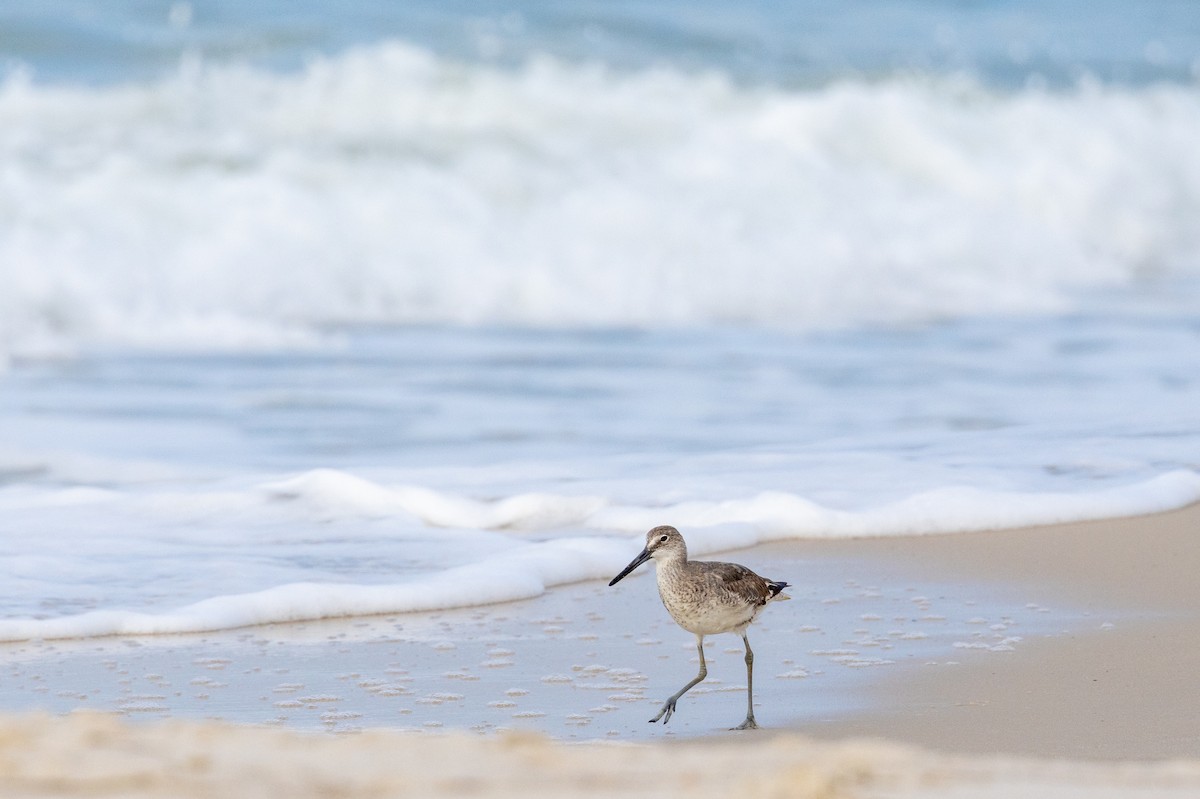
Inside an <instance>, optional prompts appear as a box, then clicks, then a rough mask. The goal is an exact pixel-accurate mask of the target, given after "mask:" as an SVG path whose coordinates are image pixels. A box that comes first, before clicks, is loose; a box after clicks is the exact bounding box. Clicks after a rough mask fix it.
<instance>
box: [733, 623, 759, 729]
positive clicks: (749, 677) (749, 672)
mask: <svg viewBox="0 0 1200 799" xmlns="http://www.w3.org/2000/svg"><path fill="white" fill-rule="evenodd" d="M742 641H743V642H744V643H745V644H746V720H745V721H743V722H742V723H741V724H739V725H738V726H736V727H734V729H735V730H757V729H758V722H756V721H755V720H754V651H753V650H751V649H750V639H749V638H747V637H746V633H745V632H743V633H742Z"/></svg>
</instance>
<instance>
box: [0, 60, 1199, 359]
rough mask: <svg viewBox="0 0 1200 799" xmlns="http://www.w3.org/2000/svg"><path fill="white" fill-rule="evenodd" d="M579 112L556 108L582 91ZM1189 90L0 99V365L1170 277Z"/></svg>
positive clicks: (351, 85) (512, 74) (889, 313)
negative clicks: (326, 335) (335, 336)
mask: <svg viewBox="0 0 1200 799" xmlns="http://www.w3.org/2000/svg"><path fill="white" fill-rule="evenodd" d="M581 98H586V100H584V101H581ZM1198 137H1200V102H1198V89H1197V88H1196V87H1195V86H1191V85H1173V86H1166V85H1164V86H1150V87H1144V88H1129V89H1122V88H1109V87H1101V86H1095V85H1090V86H1088V85H1085V86H1082V87H1080V88H1078V89H1075V90H1070V91H1063V92H1047V91H1035V90H1030V91H1021V92H1015V93H997V92H995V91H992V90H986V89H982V88H980V87H977V86H975V85H972V84H970V83H969V82H965V81H961V80H954V79H928V80H917V79H913V80H905V79H898V78H897V79H889V80H886V81H882V82H878V83H863V82H859V83H855V82H844V83H837V84H832V85H827V86H824V87H820V88H813V89H808V90H784V89H779V88H770V87H754V86H751V87H747V86H743V85H739V84H737V83H734V82H732V81H730V80H728V79H726V78H724V77H722V76H721V75H720V74H717V73H711V74H690V73H684V72H679V71H672V70H669V69H665V68H664V69H650V68H648V69H641V70H636V71H625V72H619V71H615V70H611V69H606V68H603V67H600V66H587V65H578V64H569V63H565V62H558V61H554V60H551V59H547V58H532V59H530V60H529V61H528V62H527V63H525V64H524V65H523V66H520V67H514V68H511V69H501V68H498V67H491V66H480V65H473V64H467V63H459V62H454V61H451V60H447V59H445V58H441V57H437V56H434V55H432V54H430V53H428V52H425V51H422V50H419V49H416V48H414V47H411V46H408V45H404V44H398V43H391V44H381V45H377V46H373V47H363V48H360V49H357V50H351V51H349V52H348V53H346V54H344V55H341V56H337V57H325V58H319V59H317V60H315V61H313V62H312V63H311V65H310V66H309V67H308V68H307V69H305V70H303V71H302V72H300V73H298V74H277V73H271V72H267V71H257V70H254V69H250V68H242V67H234V66H222V67H204V66H200V67H190V68H185V69H184V70H182V71H181V73H180V74H179V75H178V76H176V77H174V78H170V79H163V80H159V81H156V82H150V83H145V84H128V85H124V86H102V87H89V88H71V87H65V86H48V85H43V84H38V83H35V82H32V81H31V80H29V79H28V78H27V77H24V76H22V75H21V74H20V73H19V72H18V73H14V74H11V75H10V76H9V77H8V78H7V79H6V80H5V82H4V83H3V85H2V86H0V164H3V167H2V168H0V219H2V220H3V224H2V225H0V287H2V290H0V353H9V354H11V353H14V352H20V353H24V354H26V355H37V354H61V353H69V352H72V351H75V350H76V349H78V348H79V347H81V346H82V347H88V346H93V345H110V344H134V345H140V346H149V347H168V348H176V349H178V348H214V347H215V348H224V347H232V348H276V347H280V346H285V347H286V346H307V345H310V344H312V343H313V341H314V336H315V335H316V333H315V332H314V331H317V330H319V327H320V326H321V325H322V324H325V323H330V322H334V323H336V322H347V321H348V322H377V321H383V322H428V321H436V322H449V323H518V324H527V325H570V326H578V325H612V324H615V325H649V326H659V325H693V324H711V323H737V324H751V325H766V326H783V327H798V328H810V327H814V326H829V325H834V326H837V325H846V324H855V323H858V322H862V321H897V320H899V321H904V320H927V319H931V318H939V317H945V316H960V315H972V314H989V313H1003V312H1030V311H1034V312H1037V311H1045V310H1054V309H1061V308H1063V307H1066V306H1068V305H1069V303H1070V301H1071V300H1070V296H1071V295H1070V291H1071V289H1074V288H1079V287H1090V286H1098V285H1121V284H1124V283H1126V282H1128V281H1131V280H1134V279H1136V278H1138V277H1140V276H1143V275H1147V274H1162V273H1180V272H1191V273H1194V272H1196V271H1198V269H1200V264H1198V261H1197V256H1196V253H1197V252H1200V148H1197V147H1196V146H1195V142H1196V140H1197V138H1198Z"/></svg>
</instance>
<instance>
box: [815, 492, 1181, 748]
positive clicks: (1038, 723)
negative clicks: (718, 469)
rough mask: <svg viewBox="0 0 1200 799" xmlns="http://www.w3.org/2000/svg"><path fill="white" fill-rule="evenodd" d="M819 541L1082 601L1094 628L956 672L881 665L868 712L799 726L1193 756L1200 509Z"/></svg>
mask: <svg viewBox="0 0 1200 799" xmlns="http://www.w3.org/2000/svg"><path fill="white" fill-rule="evenodd" d="M813 544H814V545H813V547H812V549H813V551H814V553H817V555H818V556H825V557H828V556H829V555H830V554H835V553H838V552H842V551H851V550H852V551H854V552H857V553H859V554H860V555H864V556H867V557H872V558H879V559H882V560H884V561H886V562H888V563H891V564H893V565H894V567H895V568H896V569H897V570H898V571H903V572H905V573H909V574H911V573H916V574H919V575H931V574H946V573H951V574H954V575H956V576H958V577H959V578H962V579H968V580H987V581H999V582H1003V583H1005V584H1007V585H1009V586H1012V587H1014V588H1015V589H1016V590H1018V591H1025V592H1036V593H1037V594H1038V595H1039V596H1042V597H1050V598H1052V599H1054V600H1056V601H1059V602H1063V603H1068V604H1070V605H1071V606H1073V607H1076V608H1079V609H1080V610H1081V611H1082V612H1083V613H1084V614H1087V618H1088V619H1090V620H1091V624H1089V625H1085V626H1084V627H1083V628H1082V629H1078V630H1073V631H1070V632H1066V633H1063V634H1061V635H1057V636H1053V637H1048V638H1040V639H1037V640H1031V641H1026V642H1023V643H1022V645H1021V646H1020V647H1018V648H1017V650H1016V651H1014V652H1012V653H1006V654H1005V655H1004V656H1002V657H1001V658H999V659H996V658H987V659H980V658H964V663H963V666H962V667H961V668H958V669H955V670H953V671H941V672H939V673H937V674H936V675H930V674H928V673H922V672H917V673H915V674H906V675H902V676H901V675H884V676H883V678H882V679H881V680H879V681H878V682H877V683H876V684H874V685H873V686H871V688H870V689H869V691H868V693H869V696H870V698H871V702H872V704H871V708H872V709H871V710H870V711H868V712H866V713H862V714H857V715H854V716H852V717H848V718H842V719H836V720H830V721H828V722H825V723H821V724H819V725H817V726H816V727H809V728H806V730H805V731H806V732H807V733H810V734H814V735H817V736H819V737H821V738H839V737H845V736H855V735H864V734H869V735H872V736H879V737H885V738H889V739H895V740H903V741H905V742H908V743H913V744H917V745H921V746H927V747H932V748H935V749H939V750H944V751H955V752H964V753H972V754H979V753H992V752H1004V753H1007V754H1020V755H1028V756H1038V757H1068V758H1073V759H1080V758H1088V759H1101V760H1164V759H1170V758H1178V757H1189V758H1194V757H1200V725H1198V724H1197V723H1196V720H1197V719H1200V690H1198V689H1200V581H1198V580H1197V579H1196V575H1198V574H1200V506H1198V505H1191V506H1188V507H1185V508H1181V509H1178V510H1174V511H1168V512H1165V513H1158V514H1152V515H1148V516H1138V517H1129V518H1120V519H1109V520H1102V521H1095V522H1084V523H1071V524H1062V525H1053V526H1045V527H1030V528H1022V529H1018V530H1006V531H997V532H994V533H971V534H952V535H949V536H944V537H939V538H937V539H933V538H911V539H904V540H897V539H886V540H884V539H877V540H870V541H868V540H861V541H855V542H844V543H843V542H829V543H828V544H827V543H826V542H813ZM843 547H845V549H844V550H843ZM1041 601H1046V600H1041Z"/></svg>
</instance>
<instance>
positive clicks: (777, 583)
mask: <svg viewBox="0 0 1200 799" xmlns="http://www.w3.org/2000/svg"><path fill="white" fill-rule="evenodd" d="M789 585H791V583H785V582H784V581H783V580H774V581H772V582H769V583H767V590H768V591H770V592H771V596H770V597H768V598H767V601H768V602H770V601H771V600H772V599H780V600H783V599H791V597H790V596H788V595H787V594H783V593H780V592H781V591H783V589H785V588H787V587H788V586H789Z"/></svg>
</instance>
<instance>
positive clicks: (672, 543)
mask: <svg viewBox="0 0 1200 799" xmlns="http://www.w3.org/2000/svg"><path fill="white" fill-rule="evenodd" d="M651 558H653V559H654V560H655V561H656V562H657V563H658V595H659V596H660V597H662V603H663V605H664V606H666V608H667V612H668V613H670V614H671V618H672V619H674V620H675V623H676V624H678V625H679V626H680V627H682V628H683V629H685V630H687V631H688V632H690V633H692V634H693V635H695V636H696V651H697V652H699V653H700V673H699V674H697V675H696V677H695V679H693V680H692V681H691V682H689V683H688V684H687V685H685V686H683V687H682V688H680V689H679V690H678V691H677V692H676V693H674V694H672V695H671V697H670V698H669V699H667V701H666V702H664V703H663V706H662V708H661V709H660V710H659V711H658V715H656V716H655V717H654V718H652V719H650V723H651V724H653V723H654V722H656V721H658V720H659V719H662V723H663V724H666V723H667V722H668V721H670V720H671V714H672V713H674V712H675V703H676V702H678V701H679V697H681V696H683V695H684V694H686V693H687V692H688V691H690V690H691V689H692V688H694V687H695V686H696V684H697V683H699V682H700V681H701V680H703V679H704V678H705V677H707V676H708V667H707V666H706V665H705V663H704V636H706V635H716V634H717V633H737V634H738V635H740V636H741V637H742V642H743V643H744V644H745V645H746V720H745V721H743V722H742V723H741V724H739V725H738V726H737V727H734V728H733V729H735V730H754V729H758V724H757V723H756V722H755V721H754V652H752V651H751V649H750V639H749V638H747V637H746V628H747V627H748V626H749V625H750V622H752V621H754V618H755V617H756V616H758V613H759V611H761V610H762V609H763V607H764V606H765V605H766V604H767V603H768V602H770V601H772V600H774V599H791V597H790V596H787V595H786V594H782V593H780V592H781V591H783V589H785V588H787V587H788V583H785V582H781V581H779V580H768V579H767V578H765V577H759V576H758V575H757V574H755V573H754V572H752V571H750V570H749V569H747V568H746V567H745V566H739V565H738V564H736V563H720V562H715V561H703V560H688V556H687V544H685V543H684V541H683V536H682V535H680V534H679V531H678V530H676V529H675V528H674V527H670V526H668V525H662V526H660V527H655V528H654V529H653V530H651V531H650V532H648V533H646V547H645V549H643V550H642V551H641V553H640V554H639V555H638V556H637V557H636V558H634V559H633V560H632V561H630V562H629V565H628V566H626V567H625V568H624V569H622V570H621V573H620V574H618V575H617V576H616V577H614V578H612V581H611V582H609V585H610V586H611V585H616V584H617V582H618V581H620V580H621V578H623V577H624V576H625V575H627V574H629V573H630V572H631V571H633V570H634V569H636V568H637V567H638V566H641V565H642V564H643V563H645V562H646V561H648V560H650V559H651Z"/></svg>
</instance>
